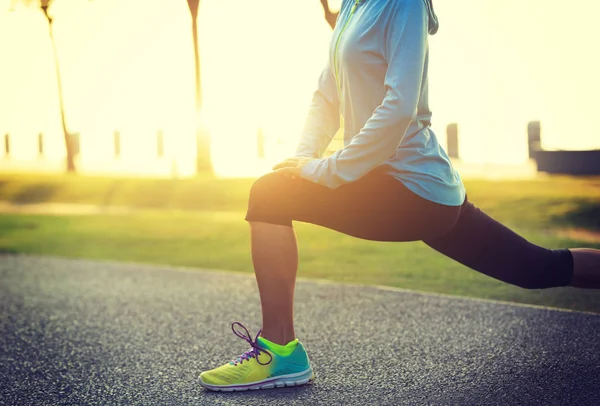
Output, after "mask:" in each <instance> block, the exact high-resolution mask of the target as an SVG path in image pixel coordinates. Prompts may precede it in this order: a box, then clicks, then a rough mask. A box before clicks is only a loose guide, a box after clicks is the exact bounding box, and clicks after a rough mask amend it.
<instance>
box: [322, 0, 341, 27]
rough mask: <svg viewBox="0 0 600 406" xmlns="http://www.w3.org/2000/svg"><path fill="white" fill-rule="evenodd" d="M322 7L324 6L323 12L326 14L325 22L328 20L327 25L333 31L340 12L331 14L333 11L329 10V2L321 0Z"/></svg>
mask: <svg viewBox="0 0 600 406" xmlns="http://www.w3.org/2000/svg"><path fill="white" fill-rule="evenodd" d="M321 6H323V11H324V12H325V20H327V23H328V24H329V26H330V27H331V28H332V29H333V28H334V27H335V20H337V16H338V14H339V12H337V13H333V12H331V9H330V8H329V0H321Z"/></svg>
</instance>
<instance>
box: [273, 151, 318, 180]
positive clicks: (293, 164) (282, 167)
mask: <svg viewBox="0 0 600 406" xmlns="http://www.w3.org/2000/svg"><path fill="white" fill-rule="evenodd" d="M313 159H314V158H308V157H304V156H300V157H294V158H288V159H286V160H284V161H281V162H280V163H278V164H277V165H275V166H274V167H273V170H274V171H276V172H279V173H281V174H283V175H284V176H287V177H290V178H292V179H296V178H299V177H300V172H301V171H302V167H303V166H304V164H305V163H307V162H308V161H312V160H313Z"/></svg>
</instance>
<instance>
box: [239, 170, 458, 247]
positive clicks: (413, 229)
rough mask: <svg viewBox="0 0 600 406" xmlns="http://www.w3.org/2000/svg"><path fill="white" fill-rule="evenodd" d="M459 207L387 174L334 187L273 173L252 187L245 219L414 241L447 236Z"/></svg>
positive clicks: (364, 236)
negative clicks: (440, 201)
mask: <svg viewBox="0 0 600 406" xmlns="http://www.w3.org/2000/svg"><path fill="white" fill-rule="evenodd" d="M460 211H461V206H444V205H441V204H437V203H433V202H431V201H429V200H426V199H423V198H422V197H420V196H418V195H416V194H415V193H413V192H411V191H410V190H409V189H407V188H406V187H405V186H404V185H403V184H402V182H400V181H399V180H397V179H396V178H394V177H393V176H391V175H386V174H383V173H381V172H380V171H373V172H371V173H369V174H367V175H366V176H364V177H363V178H361V179H359V180H358V181H356V182H353V183H348V184H345V185H342V186H340V187H338V188H337V189H329V188H327V187H325V186H321V185H317V184H316V183H313V182H310V181H307V180H305V179H302V178H296V179H291V178H289V177H286V176H284V175H282V174H281V173H278V172H272V173H269V174H267V175H264V176H263V177H261V178H260V179H258V180H257V181H256V182H255V183H254V185H253V186H252V189H251V191H250V198H249V205H248V212H247V214H246V220H247V221H261V222H266V223H272V224H280V225H287V226H291V225H292V220H295V221H301V222H305V223H312V224H317V225H320V226H322V227H327V228H330V229H332V230H336V231H339V232H341V233H344V234H348V235H351V236H354V237H358V238H362V239H366V240H373V241H417V240H426V239H430V238H435V237H438V236H441V235H444V234H446V233H447V232H448V231H450V230H451V229H452V227H453V226H454V225H455V224H456V221H457V220H458V217H459V215H460Z"/></svg>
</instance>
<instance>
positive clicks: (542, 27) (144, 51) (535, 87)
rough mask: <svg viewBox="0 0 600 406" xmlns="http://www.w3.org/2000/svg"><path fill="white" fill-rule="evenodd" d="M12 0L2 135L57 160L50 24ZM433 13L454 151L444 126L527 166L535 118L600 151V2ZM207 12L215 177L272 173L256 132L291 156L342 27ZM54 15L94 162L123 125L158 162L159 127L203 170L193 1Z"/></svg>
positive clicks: (499, 158)
mask: <svg viewBox="0 0 600 406" xmlns="http://www.w3.org/2000/svg"><path fill="white" fill-rule="evenodd" d="M8 3H9V0H0V56H1V59H2V61H3V63H2V71H1V74H0V133H4V132H10V133H11V134H13V155H15V157H20V158H21V159H34V158H35V157H36V156H37V155H36V150H35V148H34V147H31V145H35V144H34V142H35V137H37V134H38V133H39V132H40V131H42V132H44V134H45V136H46V137H47V138H49V139H50V140H54V142H52V143H51V144H50V143H49V144H47V147H46V153H47V154H48V156H53V155H54V156H61V154H63V151H64V147H63V144H62V138H61V137H62V134H61V132H60V126H59V121H58V120H59V115H58V105H57V98H56V83H55V75H54V65H53V61H52V55H51V48H50V46H49V40H48V35H47V25H46V23H45V20H44V17H43V15H42V14H41V13H40V12H39V10H37V9H30V10H27V9H23V8H19V9H17V10H16V11H15V12H12V13H9V12H8V11H7V10H8ZM332 3H336V2H335V1H333V2H332ZM337 3H339V1H338V2H337ZM434 5H435V8H436V11H437V13H438V16H439V18H440V21H441V28H440V31H439V33H438V34H437V35H436V36H434V37H432V38H431V64H430V98H431V106H432V109H433V113H434V116H433V117H434V130H435V131H436V133H437V135H438V137H439V138H440V141H441V142H442V144H443V145H445V126H446V124H447V123H449V122H454V121H456V122H458V123H459V125H460V138H461V144H460V149H461V156H462V157H463V159H464V160H466V161H469V162H510V163H520V162H523V161H525V160H526V158H527V136H526V126H527V122H528V121H531V120H538V119H539V120H541V121H542V125H543V133H542V139H543V145H544V147H546V148H564V149H580V148H581V149H584V148H600V129H599V128H598V126H597V125H596V124H595V121H594V120H591V119H590V118H591V117H595V114H596V111H595V106H596V105H597V102H596V98H597V95H598V94H600V77H599V76H598V74H597V72H600V59H598V58H597V57H596V53H597V52H596V51H595V50H596V49H598V45H597V42H598V40H599V39H600V35H599V34H598V32H597V31H596V30H595V29H594V27H595V25H596V21H595V20H594V18H595V16H597V15H599V14H600V2H596V1H591V0H572V1H570V2H569V6H568V7H565V5H564V3H562V2H548V1H547V0H527V1H523V0H503V1H499V0H486V1H481V0H452V1H444V0H437V1H436V0H434ZM200 7H201V10H200V21H199V25H200V38H201V44H200V45H201V53H202V58H203V61H202V63H203V66H202V69H203V71H202V74H203V91H204V106H205V109H204V112H203V113H204V116H203V117H204V121H205V124H206V126H207V128H208V129H209V130H210V132H211V134H212V136H213V158H214V160H215V164H216V165H217V167H218V168H217V170H218V171H220V172H221V173H229V174H236V173H239V172H240V171H247V168H248V166H249V165H250V166H252V167H253V168H255V169H256V168H258V169H257V170H259V171H260V170H262V169H260V168H264V167H266V166H268V162H267V163H263V164H262V166H260V165H259V164H258V162H257V160H256V159H255V155H256V154H255V152H254V151H256V138H255V135H256V131H257V128H258V127H259V126H261V127H262V128H263V129H264V133H265V136H266V138H267V155H268V158H269V159H270V160H271V161H274V160H277V159H279V158H281V157H284V156H285V155H287V154H289V153H291V151H293V149H294V148H295V143H296V141H297V137H298V135H299V131H300V129H301V126H302V123H303V121H304V117H305V114H306V109H307V107H308V103H309V101H310V98H311V94H312V92H313V90H314V86H315V84H316V79H317V76H318V74H319V72H320V70H321V68H322V66H323V64H324V63H325V57H326V48H327V42H328V40H329V38H330V35H331V30H330V28H329V27H328V26H327V24H326V23H325V21H324V19H323V17H322V12H321V6H320V3H319V1H317V0H310V1H309V0H303V1H301V2H300V1H297V0H254V1H247V0H202V3H201V6H200ZM52 12H53V14H54V15H55V36H56V43H57V47H58V52H59V59H60V63H61V69H62V72H61V73H62V76H63V81H64V83H63V87H64V96H65V104H66V113H67V121H68V126H69V128H70V129H71V130H73V131H78V132H80V133H81V134H82V158H83V157H85V159H86V160H87V161H89V162H90V163H92V162H96V163H97V164H101V163H103V162H106V161H107V160H109V159H110V158H111V157H112V150H113V147H112V137H113V136H112V133H113V131H114V130H115V129H118V130H119V131H120V132H121V134H122V153H123V156H124V157H127V159H128V160H129V161H131V162H137V161H139V163H142V162H145V161H148V159H149V157H152V156H153V154H155V150H156V142H155V133H156V130H157V129H159V128H160V129H162V130H163V131H164V132H165V143H166V145H165V149H166V151H167V154H168V155H169V156H173V157H175V158H176V159H178V160H181V161H182V162H183V161H191V156H192V155H193V150H194V148H193V137H194V87H193V53H192V43H191V35H190V30H191V25H190V24H191V22H190V17H189V11H188V8H187V3H186V1H184V0H178V1H174V0H156V1H151V2H150V1H146V0H126V1H123V0H94V1H92V2H84V1H81V0H55V4H54V5H53V10H52ZM140 141H142V142H140ZM2 153H3V151H0V154H2ZM259 166H260V168H259Z"/></svg>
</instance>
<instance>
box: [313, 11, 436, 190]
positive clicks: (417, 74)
mask: <svg viewBox="0 0 600 406" xmlns="http://www.w3.org/2000/svg"><path fill="white" fill-rule="evenodd" d="M388 5H389V7H390V10H389V11H388V12H389V14H388V15H389V19H388V20H387V24H386V27H384V30H385V31H384V41H383V44H382V54H383V56H384V58H385V60H386V62H387V63H388V68H387V72H386V75H385V79H384V86H385V89H386V95H385V97H384V99H383V102H382V103H381V104H380V105H379V106H378V107H377V108H376V109H375V111H374V112H373V114H372V115H371V117H370V118H369V119H368V120H367V121H366V123H365V125H364V126H363V128H362V129H361V131H360V132H359V133H358V134H357V135H356V136H354V138H353V139H352V141H351V142H350V144H348V145H347V146H346V147H344V148H342V149H340V150H338V151H336V152H335V153H334V154H333V155H331V156H330V157H328V158H324V159H315V160H312V161H309V162H307V163H306V164H305V165H304V166H303V168H302V172H301V176H302V177H303V178H305V179H308V180H310V181H312V182H315V183H318V184H322V185H325V186H327V187H329V188H331V189H335V188H337V187H338V186H340V185H342V184H344V183H350V182H354V181H356V180H358V179H360V178H361V177H363V176H364V175H366V174H367V173H368V172H369V171H371V170H372V169H374V168H375V167H377V166H378V165H380V164H382V163H383V162H385V161H386V160H388V159H389V158H390V157H391V156H393V155H394V154H395V153H396V150H397V149H398V146H399V144H400V142H401V141H402V138H403V137H404V134H405V133H406V130H407V129H408V127H409V125H410V123H411V121H412V120H413V119H414V118H415V116H416V112H417V105H418V102H419V97H420V93H421V81H422V79H423V70H424V65H425V56H426V52H427V34H428V32H427V30H428V13H427V8H426V6H425V4H424V3H423V0H402V1H392V2H389V3H388Z"/></svg>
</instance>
